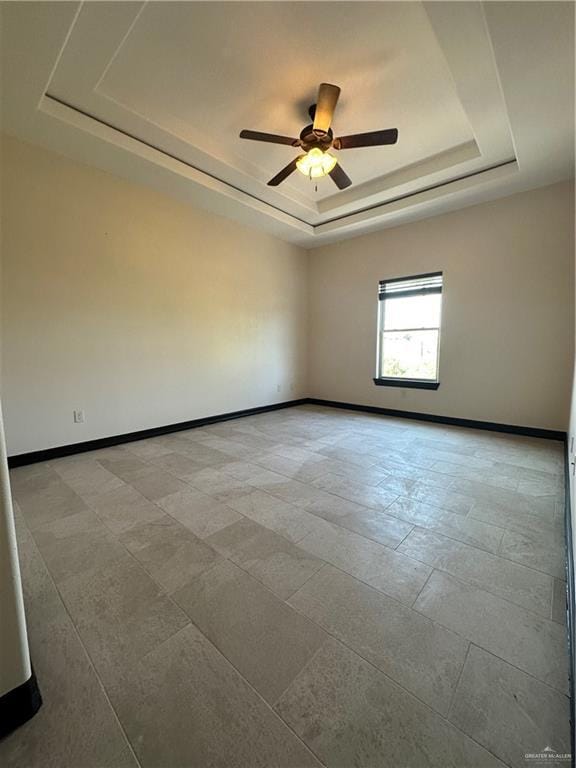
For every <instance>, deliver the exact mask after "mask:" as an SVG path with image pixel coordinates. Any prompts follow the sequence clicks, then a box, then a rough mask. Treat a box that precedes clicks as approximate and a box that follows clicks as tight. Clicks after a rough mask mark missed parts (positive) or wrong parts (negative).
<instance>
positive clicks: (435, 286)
mask: <svg viewBox="0 0 576 768" xmlns="http://www.w3.org/2000/svg"><path fill="white" fill-rule="evenodd" d="M430 293H442V272H432V273H430V274H429V275H415V276H414V277H408V278H396V279H394V280H380V284H379V287H378V298H379V299H380V300H381V301H382V300H383V299H393V298H407V297H408V296H425V295H426V294H430Z"/></svg>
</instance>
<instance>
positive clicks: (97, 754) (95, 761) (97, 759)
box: [0, 555, 127, 768]
mask: <svg viewBox="0 0 576 768" xmlns="http://www.w3.org/2000/svg"><path fill="white" fill-rule="evenodd" d="M37 557H38V558H39V555H37ZM40 567H41V566H40ZM26 611H27V621H28V636H29V641H30V653H31V656H32V659H33V664H34V670H35V672H36V675H37V678H38V681H39V686H40V690H41V693H42V697H43V705H42V707H41V709H40V710H39V712H38V713H37V714H36V715H35V716H34V718H33V719H32V720H29V721H28V722H27V723H25V724H24V725H23V726H21V727H20V728H18V729H17V730H16V731H14V732H13V733H12V734H11V735H10V736H8V737H7V738H5V739H3V740H2V741H1V742H0V764H2V766H3V768H78V766H82V768H102V767H103V766H108V765H113V764H114V760H115V758H116V755H118V754H119V753H120V752H121V751H122V750H124V749H126V748H127V743H126V739H125V737H124V735H123V733H122V730H121V728H120V725H119V723H118V721H117V719H116V716H115V714H114V712H113V710H112V707H111V706H110V704H109V702H108V700H107V698H106V696H105V693H104V691H103V690H102V687H101V685H100V683H99V681H98V678H97V676H96V674H95V672H94V669H93V667H92V665H91V663H90V660H89V658H88V656H87V655H86V653H85V651H84V649H83V648H82V645H81V643H80V641H79V639H78V636H77V634H76V631H75V629H74V627H73V625H72V622H71V621H70V619H69V617H68V614H67V613H66V609H65V608H64V606H63V605H62V602H61V601H60V599H59V598H58V595H57V593H56V591H55V590H54V588H53V587H50V589H49V591H43V592H42V593H41V594H38V596H37V597H36V598H34V599H32V600H29V601H27V604H26Z"/></svg>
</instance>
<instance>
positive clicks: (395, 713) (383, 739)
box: [276, 640, 503, 768]
mask: <svg viewBox="0 0 576 768" xmlns="http://www.w3.org/2000/svg"><path fill="white" fill-rule="evenodd" d="M276 708H277V710H278V712H279V714H280V716H281V717H282V718H283V719H284V720H286V722H287V723H288V724H289V725H290V726H291V728H293V730H294V731H295V732H296V733H297V734H298V735H299V736H300V737H301V738H302V739H303V741H304V742H305V743H306V744H308V746H309V747H310V748H311V749H312V750H313V751H314V752H315V754H317V755H318V757H319V758H320V759H321V760H322V761H323V762H324V763H325V765H327V766H330V768H350V767H351V766H358V768H377V767H379V766H406V768H408V766H409V767H410V768H412V767H414V768H420V766H422V768H423V766H426V768H464V766H465V767H466V768H503V765H502V763H501V762H500V761H498V760H497V759H496V758H495V757H493V756H492V755H491V754H490V753H489V752H487V751H486V750H485V749H483V748H482V747H481V746H479V745H478V744H476V743H475V742H474V741H472V739H470V738H468V737H467V736H466V735H464V734H463V733H462V732H461V731H459V730H457V729H456V728H454V726H452V725H451V724H450V723H448V722H447V721H446V720H444V719H443V718H442V717H440V716H439V715H437V714H436V713H435V712H433V711H432V710H431V709H429V708H428V707H427V706H425V705H424V704H422V703H421V702H420V701H418V700H417V699H416V698H414V697H413V696H411V695H410V694H409V693H407V692H406V691H404V690H403V689H402V688H401V687H400V686H398V685H396V684H395V683H393V682H392V681H391V680H390V679H389V678H387V677H386V676H385V675H383V674H382V673H381V672H379V671H378V670H376V669H375V668H374V667H373V666H372V665H371V664H368V662H366V661H364V660H363V659H361V658H360V657H359V656H358V655H356V654H355V653H354V652H353V651H351V650H349V649H348V648H345V647H344V646H343V645H341V644H340V643H338V642H337V641H336V640H331V641H329V642H328V643H326V644H325V645H324V646H323V647H322V648H321V649H320V650H319V651H318V653H317V654H316V655H315V656H314V658H313V659H312V661H311V662H310V663H309V664H308V666H307V667H306V668H305V669H304V670H303V671H302V672H301V674H300V675H299V676H298V677H297V678H296V680H295V681H294V683H293V684H292V685H291V686H290V688H289V689H288V690H287V691H286V693H285V694H284V695H283V696H282V698H281V699H280V700H279V702H278V704H277V706H276Z"/></svg>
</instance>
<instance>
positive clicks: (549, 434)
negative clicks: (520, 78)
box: [307, 397, 566, 441]
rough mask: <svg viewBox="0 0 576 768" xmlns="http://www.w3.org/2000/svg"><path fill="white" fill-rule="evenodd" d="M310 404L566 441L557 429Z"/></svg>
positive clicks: (316, 400)
mask: <svg viewBox="0 0 576 768" xmlns="http://www.w3.org/2000/svg"><path fill="white" fill-rule="evenodd" d="M307 402H308V403H310V404H312V405H322V406H327V407H329V408H342V409H344V410H345V411H361V412H363V413H378V414H380V415H381V416H396V417H398V418H400V419H414V420H416V421H431V422H433V423H434V424H449V425H450V426H453V427H466V428H468V429H486V430H489V431H490V432H504V433H506V434H509V435H524V436H526V437H542V438H545V439H547V440H561V441H565V440H566V433H565V432H561V431H559V430H555V429H540V427H519V426H516V425H515V424H498V423H496V422H492V421H475V420H474V419H458V418H455V417H454V416H435V415H433V414H431V413H418V412H416V411H398V410H396V409H395V408H380V407H379V406H376V405H357V404H356V403H341V402H339V401H336V400H321V399H319V398H317V397H309V398H308V400H307Z"/></svg>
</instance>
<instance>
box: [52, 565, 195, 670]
mask: <svg viewBox="0 0 576 768" xmlns="http://www.w3.org/2000/svg"><path fill="white" fill-rule="evenodd" d="M59 588H60V593H61V595H62V598H63V600H64V603H65V605H66V607H67V609H68V611H69V613H70V615H71V617H72V619H73V621H74V623H75V624H76V627H77V628H78V631H79V633H80V636H81V638H82V641H83V643H84V645H85V646H86V648H87V650H88V653H89V654H90V656H91V658H92V660H93V662H94V665H95V666H96V669H97V671H98V674H99V675H100V677H101V678H102V680H103V681H104V683H105V685H108V684H109V683H110V682H112V681H114V680H115V679H116V678H117V677H118V675H120V674H121V673H122V670H124V669H125V668H127V667H130V666H131V665H132V664H134V663H135V662H136V661H138V659H140V658H141V657H142V656H144V655H145V654H146V653H149V652H150V651H151V650H152V649H153V648H155V647H156V646H157V645H159V644H160V643H162V642H163V641H164V640H166V639H167V638H168V637H170V636H171V635H173V634H174V633H175V632H177V631H178V630H179V629H182V627H184V626H186V624H188V623H189V619H188V617H187V616H186V615H185V614H184V613H183V611H182V610H181V609H180V608H178V606H177V605H176V604H175V603H174V602H172V601H171V600H170V599H169V598H168V597H167V596H166V595H165V593H164V592H163V591H162V589H161V588H160V587H159V586H158V585H157V584H156V583H155V582H154V581H153V580H152V579H151V578H150V576H149V575H148V574H147V573H146V571H145V570H144V569H143V568H142V567H141V566H140V565H139V564H138V563H137V562H136V561H135V560H134V559H133V558H132V557H131V556H130V555H129V554H126V555H125V558H123V559H122V560H118V561H117V562H116V563H114V564H113V565H111V566H110V567H109V568H107V569H106V570H104V571H99V572H98V573H96V574H94V573H89V574H85V575H83V576H79V577H72V578H70V579H67V580H66V581H64V582H62V583H61V584H60V585H59Z"/></svg>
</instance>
